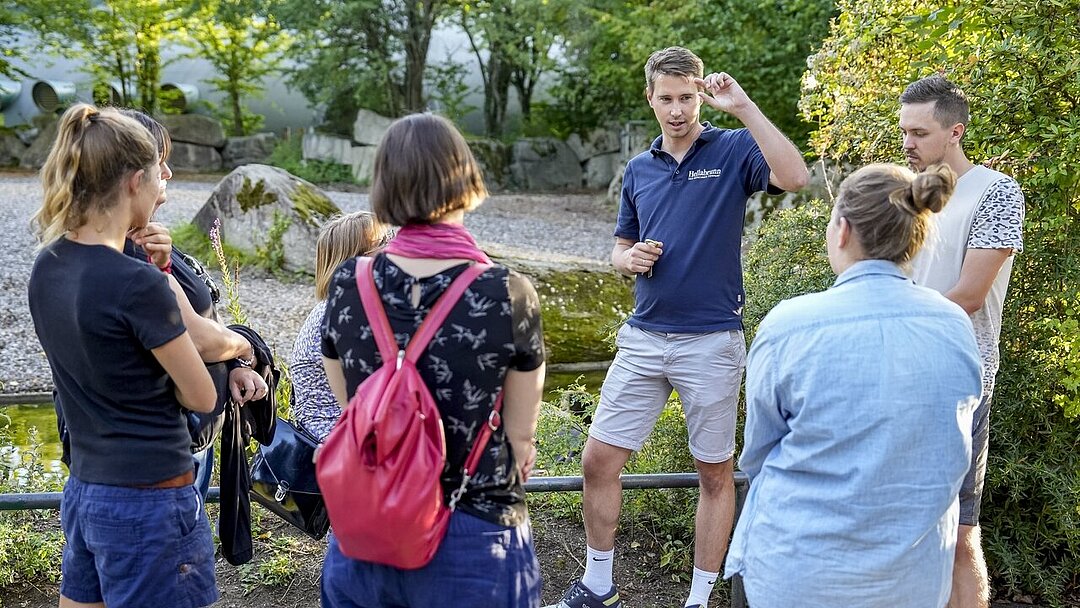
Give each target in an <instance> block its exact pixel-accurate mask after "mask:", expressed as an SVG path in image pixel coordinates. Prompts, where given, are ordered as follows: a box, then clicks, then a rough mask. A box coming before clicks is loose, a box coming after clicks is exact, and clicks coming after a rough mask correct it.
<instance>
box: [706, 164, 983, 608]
mask: <svg viewBox="0 0 1080 608" xmlns="http://www.w3.org/2000/svg"><path fill="white" fill-rule="evenodd" d="M955 182H956V177H955V175H954V174H953V172H952V171H951V170H950V169H949V168H948V167H946V166H944V165H937V166H934V167H930V168H929V169H927V170H926V171H925V172H923V173H919V174H914V173H912V172H911V171H909V170H908V169H906V168H903V167H899V166H895V165H870V166H868V167H864V168H862V169H859V170H858V171H856V172H855V173H853V174H852V175H850V176H849V177H848V178H847V179H845V180H844V182H843V183H842V184H841V185H840V191H839V194H838V196H837V198H836V202H835V204H834V206H833V210H832V215H831V217H830V219H829V225H828V228H827V229H826V237H825V239H826V243H827V245H828V252H829V262H830V264H831V265H832V268H833V271H835V272H836V274H837V275H838V276H837V278H836V282H835V283H834V284H833V286H832V287H831V288H830V289H829V290H827V291H824V292H821V293H815V294H810V295H805V296H801V297H798V298H794V299H791V300H788V301H785V302H781V303H780V304H779V305H777V306H776V308H774V309H773V310H772V311H771V312H769V314H768V315H767V316H766V317H765V319H764V320H763V321H762V322H761V325H760V326H759V328H758V331H757V334H756V336H755V337H754V342H753V345H752V347H751V349H750V356H749V363H748V366H747V371H746V427H745V436H744V441H743V452H742V454H741V455H740V457H739V468H740V469H742V470H743V471H745V472H746V474H747V475H748V476H749V477H750V479H751V484H750V492H749V495H748V496H747V499H746V505H745V507H744V508H743V511H742V514H741V515H740V516H739V521H738V524H737V526H736V529H735V535H734V538H733V539H732V542H731V550H730V552H729V554H728V558H727V566H726V568H725V573H726V576H729V577H730V576H732V575H735V574H741V575H742V577H743V584H744V586H745V589H746V596H747V599H748V600H749V603H750V605H751V606H754V608H781V607H783V608H786V607H788V606H807V607H815V606H822V607H823V606H868V607H869V606H882V607H884V606H888V607H889V608H895V607H910V608H928V607H934V606H936V607H941V606H944V605H945V603H946V601H947V600H948V598H949V592H950V581H951V578H952V561H953V554H954V547H955V545H956V529H957V523H956V522H957V519H958V517H959V503H958V492H959V490H960V483H961V481H962V480H963V478H964V474H965V472H966V471H967V467H968V463H969V461H970V445H971V415H972V412H973V410H974V407H975V404H976V403H978V400H979V393H980V391H981V380H980V363H979V352H978V350H977V349H976V347H975V336H974V333H973V330H972V327H971V321H970V319H969V318H968V316H967V314H966V313H965V312H964V311H963V310H962V309H961V308H960V307H959V306H957V305H956V304H954V303H952V302H950V301H949V300H946V299H945V298H944V297H943V296H942V295H940V294H939V293H937V292H935V291H933V290H931V289H928V288H925V287H920V286H917V285H915V284H914V283H913V282H912V281H911V280H910V279H908V278H907V276H906V275H905V273H904V270H903V267H904V266H906V265H907V264H908V263H909V262H910V261H911V259H912V257H913V256H914V255H915V253H916V252H917V251H918V250H919V247H921V246H922V243H923V241H924V240H925V238H926V235H927V232H928V229H929V226H930V222H931V219H932V218H931V216H932V215H933V214H934V213H937V212H939V211H941V209H942V208H943V207H944V206H945V204H946V202H947V201H948V199H949V195H950V194H951V193H952V191H953V187H954V184H955Z"/></svg>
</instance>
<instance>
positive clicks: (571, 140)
mask: <svg viewBox="0 0 1080 608" xmlns="http://www.w3.org/2000/svg"><path fill="white" fill-rule="evenodd" d="M620 137H621V136H620V133H619V129H618V128H607V129H604V128H599V129H593V130H592V131H590V132H589V133H587V134H586V135H585V136H584V137H582V136H580V135H578V134H577V133H573V134H571V135H570V137H568V138H566V144H567V145H568V146H570V149H572V150H573V151H574V154H577V157H578V160H580V161H581V162H582V163H584V162H585V161H587V160H589V159H591V158H593V157H594V156H600V155H604V154H612V153H618V152H619V151H620V149H621V145H622V144H621V141H620ZM605 185H607V184H605Z"/></svg>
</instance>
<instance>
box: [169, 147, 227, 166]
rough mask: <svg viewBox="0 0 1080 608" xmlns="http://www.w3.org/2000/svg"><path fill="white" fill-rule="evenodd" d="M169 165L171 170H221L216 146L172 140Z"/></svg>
mask: <svg viewBox="0 0 1080 608" xmlns="http://www.w3.org/2000/svg"><path fill="white" fill-rule="evenodd" d="M169 167H170V168H171V169H172V170H173V171H187V172H191V173H204V172H214V171H221V167H222V162H221V153H220V152H218V151H217V148H213V147H210V146H200V145H196V144H189V143H187V142H182V141H175V140H174V141H173V145H172V152H170V153H169Z"/></svg>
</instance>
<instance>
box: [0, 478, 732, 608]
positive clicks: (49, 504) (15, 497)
mask: <svg viewBox="0 0 1080 608" xmlns="http://www.w3.org/2000/svg"><path fill="white" fill-rule="evenodd" d="M697 486H698V475H697V473H651V474H638V475H623V476H622V487H623V489H624V490H655V489H665V488H696V487H697ZM749 486H750V481H749V480H748V479H747V477H746V474H745V473H743V472H741V471H736V472H735V519H736V520H737V519H738V518H739V513H740V512H741V511H742V507H743V503H744V502H745V500H746V491H747V489H748V488H749ZM581 487H582V478H581V477H533V478H532V479H530V480H529V481H528V482H526V483H525V491H526V492H580V491H581ZM60 495H61V493H60V492H34V493H10V494H0V511H22V510H30V509H59V508H60ZM220 501H221V490H220V488H217V487H213V488H210V492H209V494H207V496H206V502H220ZM731 608H746V595H745V593H744V591H743V586H742V579H741V578H740V577H738V576H736V577H734V578H732V579H731Z"/></svg>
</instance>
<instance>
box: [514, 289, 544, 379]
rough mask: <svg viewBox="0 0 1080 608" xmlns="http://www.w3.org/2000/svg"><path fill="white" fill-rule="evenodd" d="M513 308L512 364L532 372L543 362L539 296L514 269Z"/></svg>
mask: <svg viewBox="0 0 1080 608" xmlns="http://www.w3.org/2000/svg"><path fill="white" fill-rule="evenodd" d="M509 291H510V307H511V311H512V319H513V323H514V328H513V329H514V356H513V357H511V358H510V367H511V368H512V369H515V370H517V371H519V372H528V371H532V370H534V369H536V368H538V367H540V364H541V363H543V362H544V329H543V327H542V325H541V322H540V298H539V297H538V296H537V295H536V289H535V288H534V287H533V285H532V283H530V282H529V280H528V279H526V278H525V277H523V276H521V275H520V274H518V273H516V272H513V271H511V272H510V276H509Z"/></svg>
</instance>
